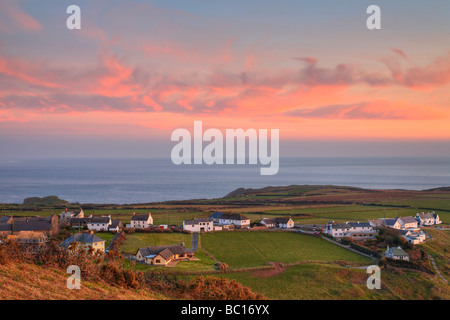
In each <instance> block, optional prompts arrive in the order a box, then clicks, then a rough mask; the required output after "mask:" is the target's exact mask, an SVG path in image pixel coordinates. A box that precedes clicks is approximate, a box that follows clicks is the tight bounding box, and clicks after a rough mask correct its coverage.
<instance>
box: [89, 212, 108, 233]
mask: <svg viewBox="0 0 450 320" xmlns="http://www.w3.org/2000/svg"><path fill="white" fill-rule="evenodd" d="M110 225H111V216H110V215H109V216H101V217H90V218H88V219H87V227H88V229H89V230H93V231H108V228H109V226H110Z"/></svg>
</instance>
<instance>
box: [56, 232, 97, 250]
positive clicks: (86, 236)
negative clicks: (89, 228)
mask: <svg viewBox="0 0 450 320" xmlns="http://www.w3.org/2000/svg"><path fill="white" fill-rule="evenodd" d="M72 242H84V243H94V242H105V240H103V239H102V238H100V237H98V236H96V235H95V234H92V233H76V234H74V235H71V236H70V237H68V238H67V239H65V240H64V241H63V242H61V244H60V246H61V247H64V248H68V247H69V246H70V244H71V243H72Z"/></svg>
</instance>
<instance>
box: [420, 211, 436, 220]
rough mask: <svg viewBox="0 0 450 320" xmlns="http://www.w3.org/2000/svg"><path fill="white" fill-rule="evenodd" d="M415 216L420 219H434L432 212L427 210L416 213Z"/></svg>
mask: <svg viewBox="0 0 450 320" xmlns="http://www.w3.org/2000/svg"><path fill="white" fill-rule="evenodd" d="M417 216H418V217H419V218H421V219H434V216H433V214H432V213H430V212H427V213H423V212H422V213H417Z"/></svg>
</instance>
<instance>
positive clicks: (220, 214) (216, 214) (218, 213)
mask: <svg viewBox="0 0 450 320" xmlns="http://www.w3.org/2000/svg"><path fill="white" fill-rule="evenodd" d="M222 215H223V212H219V211H217V212H214V213H213V214H212V215H210V216H209V217H210V218H212V219H220V218H221V217H222Z"/></svg>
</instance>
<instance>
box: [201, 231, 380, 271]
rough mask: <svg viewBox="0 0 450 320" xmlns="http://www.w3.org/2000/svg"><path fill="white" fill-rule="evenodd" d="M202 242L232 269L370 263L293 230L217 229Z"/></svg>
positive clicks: (339, 248) (354, 254) (351, 253)
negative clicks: (276, 264)
mask: <svg viewBox="0 0 450 320" xmlns="http://www.w3.org/2000/svg"><path fill="white" fill-rule="evenodd" d="M201 241H202V247H203V248H204V249H206V250H207V251H208V252H209V253H210V254H212V255H213V256H214V257H216V258H217V259H218V260H220V261H222V262H224V263H227V264H228V265H229V266H230V267H231V268H246V267H255V266H263V265H265V264H267V263H268V262H285V263H293V262H301V261H348V262H354V263H360V264H368V263H370V262H371V260H370V259H368V258H366V257H364V256H361V255H359V254H356V253H354V252H351V251H349V250H346V249H344V248H341V247H339V246H337V245H335V244H333V243H330V242H329V241H326V240H324V239H321V238H316V237H311V236H304V235H300V234H296V233H293V232H215V233H205V234H202V235H201Z"/></svg>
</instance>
